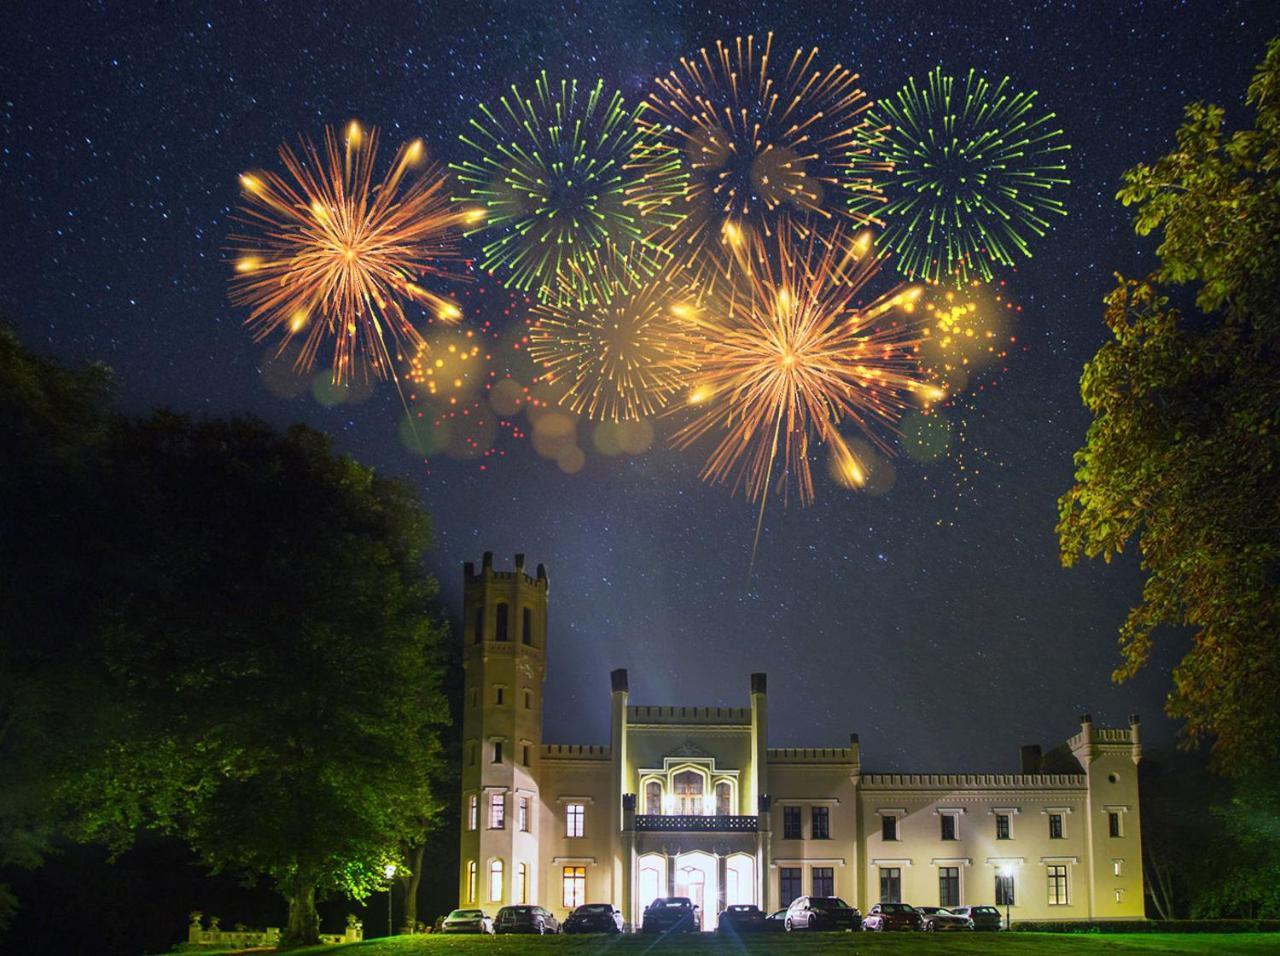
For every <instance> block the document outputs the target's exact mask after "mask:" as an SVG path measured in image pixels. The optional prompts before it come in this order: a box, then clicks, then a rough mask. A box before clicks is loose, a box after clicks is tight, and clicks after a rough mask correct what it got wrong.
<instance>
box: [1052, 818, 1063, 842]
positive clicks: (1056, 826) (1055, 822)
mask: <svg viewBox="0 0 1280 956" xmlns="http://www.w3.org/2000/svg"><path fill="white" fill-rule="evenodd" d="M1049 839H1051V840H1061V839H1062V814H1061V813H1051V814H1049Z"/></svg>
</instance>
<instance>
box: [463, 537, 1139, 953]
mask: <svg viewBox="0 0 1280 956" xmlns="http://www.w3.org/2000/svg"><path fill="white" fill-rule="evenodd" d="M465 574H466V584H465V591H464V601H463V603H464V606H463V614H464V619H463V620H464V626H463V635H462V639H463V641H464V644H465V647H464V654H463V660H464V665H463V666H464V691H463V693H464V699H463V708H464V720H463V768H462V813H463V821H462V824H463V825H462V848H461V849H462V853H461V862H460V874H459V899H460V905H476V906H480V907H482V908H486V909H487V910H489V911H490V915H492V911H495V910H496V909H497V908H498V907H499V906H502V905H506V904H510V903H523V902H528V903H537V904H539V905H541V906H545V907H547V908H548V909H550V910H552V911H553V912H555V913H556V914H557V915H559V916H561V917H563V916H564V915H566V914H567V913H568V912H569V911H570V910H572V909H573V907H575V906H577V905H578V904H580V903H585V902H593V903H599V902H611V903H612V904H613V905H614V906H616V907H618V908H619V909H620V910H621V911H622V913H623V914H624V917H625V919H626V920H627V922H628V923H629V924H630V925H632V926H636V927H638V926H639V923H640V915H641V913H642V912H643V910H644V906H645V904H646V903H647V902H648V901H649V900H651V899H653V898H655V897H657V896H666V895H676V896H688V897H691V898H693V899H694V901H695V902H696V903H698V904H699V905H700V906H701V908H702V911H703V928H704V929H712V928H714V926H715V923H716V918H717V914H718V913H719V912H720V910H722V909H723V908H724V907H725V906H727V905H730V904H734V903H755V904H757V905H759V906H760V907H761V908H762V909H764V910H766V911H769V910H773V909H779V908H781V907H784V906H786V905H787V903H789V902H790V901H791V900H792V899H794V898H795V897H797V896H801V895H811V896H840V897H843V898H844V899H845V900H847V901H848V902H849V903H851V904H853V905H855V906H857V907H858V908H859V909H861V910H862V911H863V912H864V913H865V912H866V911H867V909H868V908H869V907H870V906H872V905H874V904H875V903H877V902H880V901H889V900H901V901H904V902H907V903H914V904H917V905H978V904H999V905H1000V907H1001V910H1002V911H1003V910H1004V908H1005V906H1006V905H1007V906H1008V908H1009V912H1010V915H1011V917H1012V919H1014V920H1018V919H1132V918H1138V917H1141V916H1142V915H1143V883H1142V853H1141V843H1140V836H1139V832H1140V827H1139V820H1140V817H1139V807H1138V784H1137V771H1138V767H1137V765H1138V762H1139V760H1140V759H1141V756H1142V747H1141V738H1140V734H1139V726H1138V720H1137V717H1136V716H1135V717H1132V718H1131V719H1130V724H1129V726H1128V727H1123V728H1104V727H1095V726H1094V725H1093V722H1092V720H1091V719H1090V718H1089V717H1088V716H1085V717H1083V718H1081V723H1080V729H1079V732H1078V733H1076V734H1075V735H1074V736H1073V737H1071V738H1070V739H1069V740H1068V741H1066V742H1065V743H1064V744H1062V745H1061V746H1060V747H1058V748H1055V749H1053V750H1051V751H1049V752H1048V753H1045V754H1043V755H1041V753H1040V751H1039V748H1038V747H1025V748H1023V753H1022V760H1021V768H1020V772H1019V773H974V774H954V773H950V774H892V773H871V772H866V771H864V770H863V769H862V765H861V760H860V752H859V744H858V738H857V735H856V734H854V735H851V737H850V740H849V743H848V745H847V746H842V747H825V748H772V747H769V745H768V694H767V686H766V681H765V675H764V674H753V675H751V683H750V693H749V703H748V706H745V707H649V706H644V705H639V706H637V705H634V704H632V703H631V702H630V700H629V699H628V687H627V672H626V671H624V670H616V671H614V672H613V673H612V675H611V684H612V686H611V698H610V713H611V733H610V739H609V742H608V743H605V744H549V743H543V741H542V731H541V728H542V705H543V699H542V683H543V676H544V661H545V651H546V642H547V627H546V620H547V614H546V612H547V587H548V581H547V575H546V571H545V570H544V568H543V567H542V566H541V565H539V566H538V569H537V573H536V575H534V576H530V575H528V574H525V573H524V557H523V555H517V556H516V564H515V569H514V570H513V571H496V570H494V567H493V557H492V555H491V554H488V553H486V554H485V556H484V561H483V564H482V566H481V568H480V570H479V571H477V570H476V569H475V567H474V566H473V565H471V564H470V563H469V564H468V565H467V566H466V570H465Z"/></svg>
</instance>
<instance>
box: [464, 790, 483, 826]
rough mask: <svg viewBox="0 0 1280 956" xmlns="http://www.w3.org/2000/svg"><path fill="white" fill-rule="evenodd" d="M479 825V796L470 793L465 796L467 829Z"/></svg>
mask: <svg viewBox="0 0 1280 956" xmlns="http://www.w3.org/2000/svg"><path fill="white" fill-rule="evenodd" d="M478 826H480V797H479V795H477V794H474V793H473V794H472V795H471V796H470V797H468V798H467V829H468V830H474V829H475V828H476V827H478Z"/></svg>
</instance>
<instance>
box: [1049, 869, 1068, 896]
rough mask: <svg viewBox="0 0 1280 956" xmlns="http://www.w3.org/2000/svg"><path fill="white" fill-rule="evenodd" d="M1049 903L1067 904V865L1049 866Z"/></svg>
mask: <svg viewBox="0 0 1280 956" xmlns="http://www.w3.org/2000/svg"><path fill="white" fill-rule="evenodd" d="M1049 905H1050V906H1066V905H1067V867H1066V865H1065V864H1053V865H1051V866H1050V867H1049Z"/></svg>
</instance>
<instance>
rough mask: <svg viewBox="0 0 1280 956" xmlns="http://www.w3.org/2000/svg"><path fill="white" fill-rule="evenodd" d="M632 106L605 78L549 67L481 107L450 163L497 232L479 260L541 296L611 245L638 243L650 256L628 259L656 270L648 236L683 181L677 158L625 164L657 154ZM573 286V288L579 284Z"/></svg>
mask: <svg viewBox="0 0 1280 956" xmlns="http://www.w3.org/2000/svg"><path fill="white" fill-rule="evenodd" d="M635 112H636V111H635V110H633V109H628V108H627V106H626V104H625V103H624V101H623V99H622V95H621V94H620V93H618V92H616V91H615V92H613V93H612V94H611V95H610V94H608V93H606V91H605V88H604V81H603V80H597V81H596V83H595V85H594V86H591V87H586V86H585V85H580V84H579V83H578V81H577V80H561V81H560V82H559V84H552V83H551V82H550V81H549V80H548V79H547V74H546V72H545V71H543V73H542V74H541V76H540V77H539V78H538V80H537V82H536V83H535V84H534V96H533V97H532V98H526V97H524V96H522V95H521V94H520V92H519V90H517V89H516V87H515V86H512V87H511V92H510V93H509V94H508V95H504V96H502V97H500V98H499V100H498V103H497V104H496V106H493V107H490V106H487V105H482V106H481V107H480V115H479V116H478V117H474V118H472V119H471V121H470V124H469V125H470V129H469V130H468V131H467V132H466V133H464V134H463V135H462V136H461V137H460V138H461V140H462V142H463V143H465V144H466V145H467V146H469V147H470V148H471V149H472V151H473V152H472V155H471V157H470V158H468V159H466V160H464V161H463V162H461V163H458V164H455V165H454V166H453V169H454V170H455V171H456V172H457V173H458V178H459V179H460V180H461V181H462V182H463V183H465V184H466V185H467V186H468V187H469V189H470V195H469V196H468V197H464V198H465V199H467V200H469V201H472V202H481V203H483V204H484V205H485V207H486V209H487V221H486V224H485V226H484V227H483V228H484V230H485V231H486V232H487V233H489V234H492V235H493V237H494V238H492V239H490V241H489V242H488V243H486V244H485V246H484V250H483V256H482V258H481V262H480V265H481V267H482V268H484V269H487V270H492V271H494V272H496V273H497V274H498V275H499V277H500V278H501V279H502V281H503V282H504V284H506V285H507V286H508V287H511V288H517V289H521V290H523V291H526V292H532V293H535V294H536V295H537V296H538V297H539V298H541V299H544V300H545V299H559V298H561V297H562V296H563V295H564V294H565V290H566V284H565V279H566V277H568V278H569V279H570V280H572V279H573V278H574V277H577V276H581V275H582V274H584V272H585V270H586V269H587V268H588V267H589V266H590V264H591V263H592V262H593V261H594V259H595V257H596V256H597V254H598V253H599V252H601V251H603V250H607V249H610V248H612V249H627V248H634V244H636V243H639V244H640V245H641V247H642V248H643V251H645V252H647V253H648V254H647V255H640V256H635V257H632V258H631V260H630V268H631V269H633V270H636V271H638V272H640V273H642V274H647V273H648V272H650V271H652V263H653V260H654V250H653V249H651V248H649V244H648V242H647V240H646V238H645V237H646V236H647V235H649V234H651V233H653V232H654V231H655V230H656V229H657V228H658V227H660V226H662V225H664V224H665V225H671V224H673V222H674V221H675V217H676V214H675V213H674V212H673V211H672V210H674V208H675V202H676V200H677V199H678V198H679V197H680V196H681V195H682V193H683V180H682V178H681V173H680V169H679V163H678V162H677V161H676V158H675V157H672V158H671V160H670V161H669V162H662V161H657V162H654V161H650V162H647V163H646V164H645V167H644V169H643V170H636V169H633V168H632V167H631V166H630V165H629V162H630V160H631V159H632V157H633V156H635V155H645V156H648V157H650V158H651V157H652V152H653V147H652V146H651V145H649V144H646V143H645V141H644V140H643V138H642V137H643V134H642V132H641V130H640V128H639V127H638V126H637V124H636V122H635ZM642 183H644V184H645V189H644V190H643V193H641V192H640V191H639V186H640V185H641V184H642ZM477 231H479V230H477ZM567 288H568V289H569V290H570V293H571V294H572V291H573V290H574V289H575V288H576V286H575V285H574V284H573V282H572V281H570V284H569V285H568V287H567ZM578 291H581V290H578Z"/></svg>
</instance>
